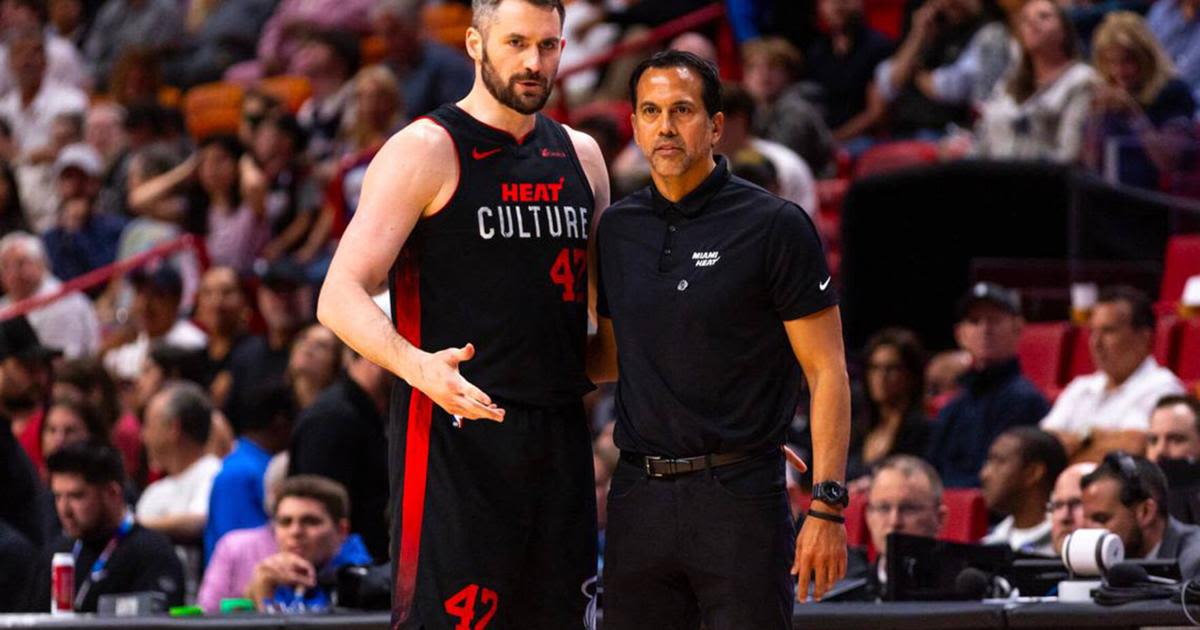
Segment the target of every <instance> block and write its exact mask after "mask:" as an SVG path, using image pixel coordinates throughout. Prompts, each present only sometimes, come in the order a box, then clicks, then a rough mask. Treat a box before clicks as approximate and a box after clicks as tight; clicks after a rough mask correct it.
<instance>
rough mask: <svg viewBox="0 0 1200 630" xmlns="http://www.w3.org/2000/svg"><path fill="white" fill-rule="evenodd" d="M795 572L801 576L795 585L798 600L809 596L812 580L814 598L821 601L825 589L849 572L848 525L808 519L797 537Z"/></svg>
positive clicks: (793, 566) (794, 573)
mask: <svg viewBox="0 0 1200 630" xmlns="http://www.w3.org/2000/svg"><path fill="white" fill-rule="evenodd" d="M817 509H818V510H819V509H821V508H820V507H818V508H817ZM792 575H795V576H798V577H799V578H800V582H799V584H798V585H797V587H796V599H797V600H798V601H801V602H803V601H805V600H807V599H808V583H809V580H813V581H814V584H813V599H814V600H816V601H821V598H822V597H824V595H825V592H826V591H828V590H829V589H830V588H831V587H832V586H833V584H834V583H835V582H837V581H838V580H840V579H842V578H843V577H844V576H845V575H846V526H845V525H844V524H842V523H834V522H832V521H826V520H823V519H819V518H813V517H811V516H809V517H807V518H805V519H804V526H803V527H801V528H800V535H799V536H797V537H796V560H795V562H794V563H793V564H792Z"/></svg>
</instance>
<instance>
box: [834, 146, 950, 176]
mask: <svg viewBox="0 0 1200 630" xmlns="http://www.w3.org/2000/svg"><path fill="white" fill-rule="evenodd" d="M937 161H938V146H937V144H935V143H933V142H925V141H922V140H901V141H898V142H888V143H885V144H878V145H875V146H873V147H871V148H870V149H867V150H866V151H864V152H863V154H862V155H860V156H859V157H858V164H856V165H855V167H854V177H856V178H859V177H867V176H869V175H878V174H880V173H887V172H890V171H895V170H899V169H903V168H908V167H910V166H920V165H923V164H933V163H935V162H937Z"/></svg>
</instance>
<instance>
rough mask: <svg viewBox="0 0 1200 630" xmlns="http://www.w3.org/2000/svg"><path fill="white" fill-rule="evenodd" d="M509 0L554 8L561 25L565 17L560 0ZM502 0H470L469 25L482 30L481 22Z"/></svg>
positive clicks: (486, 18) (487, 17)
mask: <svg viewBox="0 0 1200 630" xmlns="http://www.w3.org/2000/svg"><path fill="white" fill-rule="evenodd" d="M509 1H510V2H524V3H526V4H532V5H533V6H535V7H542V8H544V9H554V10H555V11H557V12H558V24H559V26H561V25H562V23H563V20H564V19H566V16H567V10H566V8H564V7H563V3H562V0H509ZM501 2H504V0H471V26H474V27H475V29H476V30H480V31H482V30H483V23H484V22H485V21H487V20H490V19H491V18H492V14H493V13H495V12H496V7H499V6H500V3H501Z"/></svg>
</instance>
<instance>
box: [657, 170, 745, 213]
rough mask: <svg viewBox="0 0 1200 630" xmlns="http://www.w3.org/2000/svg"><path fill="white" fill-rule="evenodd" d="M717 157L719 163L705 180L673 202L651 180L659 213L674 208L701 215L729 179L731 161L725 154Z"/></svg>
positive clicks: (681, 211)
mask: <svg viewBox="0 0 1200 630" xmlns="http://www.w3.org/2000/svg"><path fill="white" fill-rule="evenodd" d="M715 157H716V162H717V164H716V166H715V167H713V170H712V172H711V173H709V174H708V176H707V177H705V178H704V181H702V182H700V185H699V186H696V187H695V188H694V189H692V192H689V193H688V194H686V195H684V196H683V198H682V199H680V200H679V201H674V202H673V201H671V200H670V199H667V198H666V197H663V196H662V193H660V192H658V186H655V185H654V183H653V182H651V183H650V195H651V197H653V199H654V209H655V210H656V211H657V212H659V213H665V212H666V211H667V210H670V209H671V208H674V209H675V210H676V211H678V212H679V213H680V214H682V215H683V216H685V217H689V218H691V217H695V216H699V214H700V213H701V212H703V211H704V207H705V206H707V205H708V202H709V201H710V200H711V199H712V198H713V196H715V195H716V194H717V192H718V191H720V190H721V189H722V188H724V187H725V183H726V182H728V181H729V163H728V162H727V161H726V160H725V156H723V155H717V156H715Z"/></svg>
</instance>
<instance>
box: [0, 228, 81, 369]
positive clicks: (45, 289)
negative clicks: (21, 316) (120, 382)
mask: <svg viewBox="0 0 1200 630" xmlns="http://www.w3.org/2000/svg"><path fill="white" fill-rule="evenodd" d="M48 267H49V260H48V259H47V257H46V250H45V248H44V247H42V241H41V239H39V238H38V237H36V236H34V235H32V234H30V233H28V232H12V233H9V234H8V235H7V236H5V237H4V238H0V287H3V288H4V297H2V298H0V311H2V310H4V309H6V308H8V307H9V306H11V305H12V304H14V303H16V302H20V301H21V300H24V299H27V298H31V297H34V296H43V295H49V294H51V293H55V292H56V291H58V290H59V288H60V287H61V286H62V283H61V282H59V280H58V278H55V277H54V275H53V274H51V273H50V271H49V269H48ZM27 317H28V319H29V324H30V325H31V326H33V329H34V330H35V331H36V332H37V335H38V338H39V339H41V340H42V343H44V344H46V345H47V346H49V347H51V348H55V349H57V350H61V351H62V353H63V356H64V357H66V358H68V359H75V358H79V357H86V356H91V355H93V354H95V353H96V351H97V350H98V349H99V348H100V321H99V320H98V319H97V318H96V310H95V309H94V308H93V307H92V303H91V301H89V300H88V299H87V297H86V296H84V295H83V294H82V293H70V294H68V295H66V296H64V297H62V298H60V299H58V300H55V301H53V302H50V303H49V304H47V305H45V306H42V307H40V308H37V309H34V310H32V311H30V312H29V313H28V314H27Z"/></svg>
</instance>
